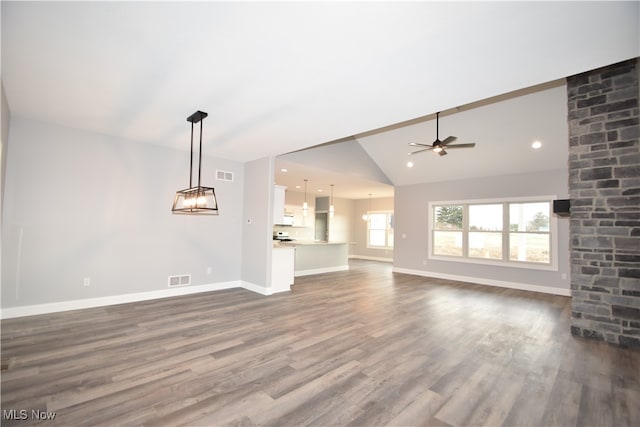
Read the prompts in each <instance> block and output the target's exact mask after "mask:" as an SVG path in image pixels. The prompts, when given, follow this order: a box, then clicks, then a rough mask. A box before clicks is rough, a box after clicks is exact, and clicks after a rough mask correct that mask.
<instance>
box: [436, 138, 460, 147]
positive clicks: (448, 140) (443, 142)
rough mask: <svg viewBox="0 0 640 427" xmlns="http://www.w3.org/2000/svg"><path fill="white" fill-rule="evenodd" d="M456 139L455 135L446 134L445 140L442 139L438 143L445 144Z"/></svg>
mask: <svg viewBox="0 0 640 427" xmlns="http://www.w3.org/2000/svg"><path fill="white" fill-rule="evenodd" d="M456 139H458V138H457V137H455V136H448V137H447V138H445V140H444V141H442V142H441V143H440V145H447V144H449V143H451V142H453V141H455V140H456Z"/></svg>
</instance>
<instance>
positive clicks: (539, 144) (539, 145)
mask: <svg viewBox="0 0 640 427" xmlns="http://www.w3.org/2000/svg"><path fill="white" fill-rule="evenodd" d="M540 147H542V142H540V141H533V144H531V148H533V149H534V150H537V149H538V148H540Z"/></svg>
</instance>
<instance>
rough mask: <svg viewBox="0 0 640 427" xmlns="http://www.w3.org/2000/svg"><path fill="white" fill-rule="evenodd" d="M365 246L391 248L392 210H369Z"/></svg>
mask: <svg viewBox="0 0 640 427" xmlns="http://www.w3.org/2000/svg"><path fill="white" fill-rule="evenodd" d="M367 247H368V248H376V249H393V212H371V213H370V214H369V220H368V221H367Z"/></svg>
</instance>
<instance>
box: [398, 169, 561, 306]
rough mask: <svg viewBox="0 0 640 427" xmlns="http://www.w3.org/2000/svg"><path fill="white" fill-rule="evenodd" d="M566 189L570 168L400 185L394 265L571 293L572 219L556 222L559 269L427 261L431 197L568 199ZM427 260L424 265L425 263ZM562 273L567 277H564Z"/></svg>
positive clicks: (417, 270)
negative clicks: (546, 197) (540, 197)
mask: <svg viewBox="0 0 640 427" xmlns="http://www.w3.org/2000/svg"><path fill="white" fill-rule="evenodd" d="M568 191H569V190H568V171H567V170H566V169H564V170H558V171H545V172H541V173H532V174H522V175H510V176H499V177H489V178H477V179H473V180H461V181H450V182H440V183H431V184H416V185H407V186H400V187H396V188H395V248H394V249H395V251H394V252H395V258H394V269H396V270H397V271H400V270H412V271H414V272H418V273H422V274H424V275H433V276H435V277H447V276H451V277H465V278H468V279H466V280H468V281H473V279H477V283H487V284H488V283H492V282H493V283H495V284H505V285H506V284H514V285H518V284H522V285H529V288H530V289H533V290H535V289H536V287H541V288H552V289H551V290H550V292H552V293H555V292H556V291H555V290H557V289H561V291H558V293H562V294H566V295H568V289H569V273H570V267H569V220H568V219H564V218H560V219H559V220H558V271H542V270H535V269H526V268H515V267H502V266H498V267H497V266H489V265H479V264H469V263H461V262H448V261H437V260H428V259H427V235H428V231H427V226H428V216H427V213H428V203H429V202H430V201H446V200H473V199H495V198H508V197H522V196H543V195H544V196H546V195H556V196H557V198H559V199H567V198H569V196H568V194H569V193H568ZM403 234H404V235H405V237H403ZM425 260H426V264H424V263H423V262H424V261H425ZM563 274H564V275H566V278H564V279H563V278H562V275H563ZM502 282H504V283H502ZM521 287H523V286H521ZM523 288H526V286H524V287H523ZM554 289H555V290H554ZM565 291H566V292H565Z"/></svg>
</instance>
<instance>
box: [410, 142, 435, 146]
mask: <svg viewBox="0 0 640 427" xmlns="http://www.w3.org/2000/svg"><path fill="white" fill-rule="evenodd" d="M409 145H410V146H411V147H431V145H430V144H420V143H419V142H410V143H409Z"/></svg>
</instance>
